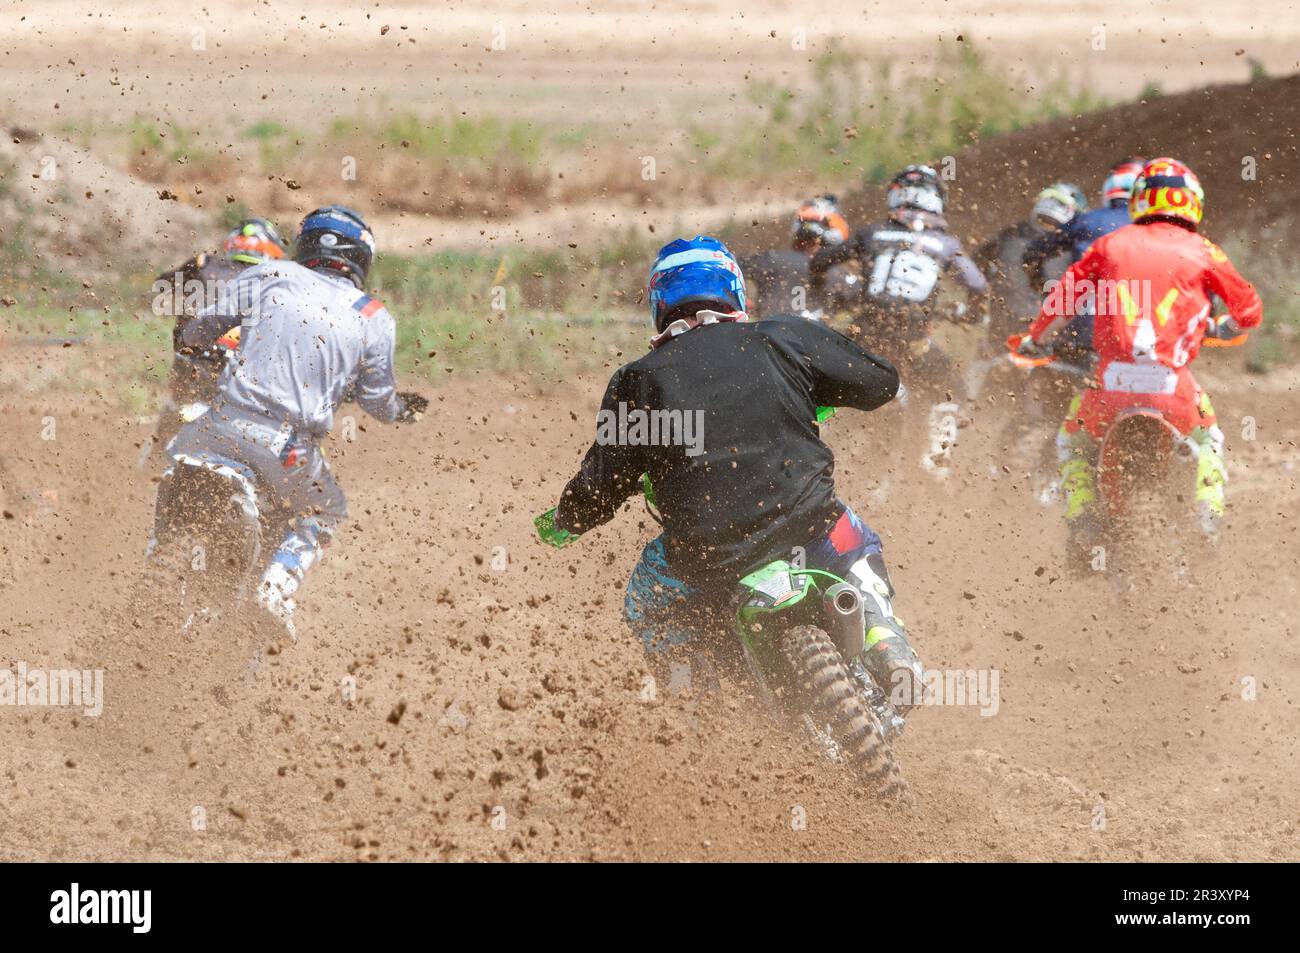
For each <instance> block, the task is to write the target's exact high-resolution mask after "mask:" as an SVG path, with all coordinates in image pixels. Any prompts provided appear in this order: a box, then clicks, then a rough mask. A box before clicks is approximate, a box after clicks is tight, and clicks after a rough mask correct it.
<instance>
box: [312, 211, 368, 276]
mask: <svg viewBox="0 0 1300 953" xmlns="http://www.w3.org/2000/svg"><path fill="white" fill-rule="evenodd" d="M374 257H375V236H374V235H372V234H370V228H369V227H368V226H367V225H366V223H365V222H364V221H363V220H362V218H361V216H360V215H358V214H357V213H356V212H354V211H352V209H350V208H348V207H347V206H346V205H326V206H325V207H324V208H318V209H316V211H314V212H310V213H308V215H307V217H306V218H304V219H303V220H302V225H300V226H299V227H298V240H297V241H296V242H295V243H294V253H293V258H294V261H296V262H298V263H299V264H300V265H304V266H306V267H307V268H312V269H314V270H317V271H321V270H330V271H337V272H341V273H342V274H344V275H347V276H348V278H350V279H351V280H352V283H353V284H354V285H356V286H357V287H358V288H364V287H365V284H366V275H367V274H369V272H370V263H371V261H373V260H374Z"/></svg>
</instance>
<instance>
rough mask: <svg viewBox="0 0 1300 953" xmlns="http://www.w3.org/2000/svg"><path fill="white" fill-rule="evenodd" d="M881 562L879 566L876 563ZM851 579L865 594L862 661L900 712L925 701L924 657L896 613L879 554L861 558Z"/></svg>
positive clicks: (851, 573)
mask: <svg viewBox="0 0 1300 953" xmlns="http://www.w3.org/2000/svg"><path fill="white" fill-rule="evenodd" d="M873 560H874V561H877V562H878V566H879V568H878V569H877V567H876V566H873V565H872V562H873ZM849 579H850V580H851V581H852V582H853V584H854V585H856V586H857V587H858V590H859V591H860V592H861V593H862V594H863V596H864V598H863V600H862V604H863V616H864V619H865V623H866V649H865V650H864V651H863V653H862V661H863V664H864V665H865V666H866V668H867V671H868V672H869V673H870V675H871V677H872V679H873V680H874V681H875V683H876V684H877V685H878V686H879V687H880V688H881V690H882V691H884V693H885V694H886V695H887V696H888V697H889V700H890V702H891V703H892V704H893V705H894V707H895V708H896V709H897V710H898V711H899V712H900V713H904V712H907V711H910V710H911V709H912V708H913V707H915V706H916V705H919V704H921V700H922V699H921V693H922V691H923V688H924V683H923V681H922V675H923V673H922V669H921V660H920V659H919V658H918V657H917V654H916V651H915V650H914V649H913V648H912V646H911V643H910V642H908V639H907V630H906V629H904V628H903V623H902V622H901V621H900V620H899V619H898V617H897V616H895V615H894V608H893V602H892V599H893V596H894V589H893V586H891V585H890V583H889V579H888V577H887V575H886V574H885V570H884V563H883V561H879V557H868V558H866V559H862V560H859V561H858V562H857V563H855V564H854V566H853V568H852V569H851V570H850V571H849Z"/></svg>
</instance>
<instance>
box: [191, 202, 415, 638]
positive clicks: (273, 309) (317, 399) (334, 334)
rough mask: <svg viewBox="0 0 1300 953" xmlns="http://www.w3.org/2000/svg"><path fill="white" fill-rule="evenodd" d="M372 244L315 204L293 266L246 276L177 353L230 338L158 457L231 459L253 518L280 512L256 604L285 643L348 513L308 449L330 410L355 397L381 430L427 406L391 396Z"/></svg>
mask: <svg viewBox="0 0 1300 953" xmlns="http://www.w3.org/2000/svg"><path fill="white" fill-rule="evenodd" d="M374 247H375V246H374V238H373V236H372V235H371V232H370V229H369V228H368V227H367V226H366V223H365V222H364V221H363V220H362V219H361V216H360V215H358V214H357V213H356V212H354V211H352V210H351V209H349V208H346V207H344V206H341V205H330V206H326V207H324V208H318V209H316V210H315V211H313V212H311V213H310V214H308V215H307V217H306V218H304V219H303V221H302V225H301V227H300V228H299V230H298V237H297V240H296V242H295V246H294V260H293V261H272V262H267V263H265V264H261V265H257V266H255V267H253V268H250V269H248V270H247V271H245V272H244V273H243V274H241V275H240V276H239V279H238V281H237V282H236V283H235V285H234V287H233V289H231V291H230V293H229V294H225V295H222V296H221V297H220V298H219V299H218V300H217V301H216V302H215V303H213V304H212V305H210V306H208V307H207V308H205V309H204V310H203V311H201V312H200V313H199V314H198V315H197V316H196V317H195V318H194V320H192V321H190V322H188V323H187V324H186V325H185V327H184V329H183V331H182V333H181V338H182V341H183V343H184V344H185V345H187V346H190V347H199V346H203V345H205V344H206V343H207V342H209V341H212V340H214V339H215V338H219V337H221V336H222V335H225V334H229V333H230V332H231V331H232V330H234V329H236V328H237V329H239V331H240V334H239V338H238V344H237V349H236V351H235V354H234V355H233V357H232V359H231V360H229V361H227V362H226V363H225V366H224V367H223V369H222V371H221V375H220V378H219V379H218V381H217V388H216V394H215V395H214V397H213V400H212V406H211V409H208V410H206V411H205V412H204V413H203V414H202V415H201V416H199V417H198V418H197V419H195V420H193V421H191V422H188V423H186V424H185V425H184V426H183V427H182V428H181V430H180V432H179V433H178V434H177V435H176V438H175V439H174V440H173V441H172V442H171V444H170V445H169V446H168V455H169V457H170V458H171V459H173V460H176V459H178V458H181V457H187V458H192V459H196V460H200V461H204V460H214V461H216V462H221V461H227V460H233V461H236V462H237V463H239V464H242V465H243V466H244V467H245V468H246V469H247V470H250V471H251V472H252V474H253V475H254V477H255V485H256V487H257V492H258V501H259V504H260V506H262V507H263V508H264V511H272V510H279V511H287V513H288V519H287V521H286V520H285V519H281V518H279V517H278V516H277V518H276V519H274V520H272V525H274V526H284V527H286V529H285V531H284V535H283V537H282V538H280V539H277V540H275V550H274V554H273V555H272V557H271V562H270V564H269V566H268V567H267V569H266V571H265V573H264V574H263V576H262V581H261V584H260V586H259V587H258V592H257V598H258V602H259V603H260V604H261V605H262V607H263V608H265V609H266V610H267V611H268V612H270V613H271V614H272V615H273V616H274V617H275V618H277V619H278V620H279V621H280V622H281V623H282V624H283V625H284V627H285V628H286V630H287V631H288V633H289V634H290V635H291V636H293V635H294V629H293V611H294V594H295V592H296V591H297V589H298V587H299V585H300V584H301V582H302V579H303V576H304V574H305V573H306V572H307V570H308V569H310V568H311V566H312V565H313V564H314V563H315V562H316V561H317V560H318V559H319V557H320V554H321V550H322V547H323V546H324V545H325V544H326V543H327V542H328V541H329V539H330V538H331V536H332V535H333V533H334V531H335V529H336V528H337V527H338V525H339V524H340V523H341V522H342V521H343V520H344V519H345V518H346V517H347V501H346V499H345V498H344V496H343V491H342V490H341V489H340V488H339V485H338V484H337V483H336V482H335V480H334V476H333V474H332V473H331V472H330V468H329V465H328V463H327V462H326V460H325V458H324V456H323V455H322V453H321V449H320V446H319V443H320V440H321V439H322V438H323V437H325V436H326V434H328V433H329V431H330V428H331V427H332V425H333V422H334V410H335V408H336V407H337V406H338V405H339V403H341V402H342V401H343V400H344V399H345V398H349V399H355V400H356V402H357V403H358V404H359V405H360V406H361V407H362V409H364V410H365V411H367V412H368V413H369V414H371V415H372V416H373V417H376V418H377V419H379V420H382V421H385V422H392V421H409V420H415V419H418V416H417V415H418V414H419V412H420V411H422V410H424V408H425V407H426V406H427V404H428V402H427V400H425V398H423V397H421V396H419V395H417V394H399V393H397V391H396V385H395V382H394V376H393V352H394V347H395V330H396V329H395V323H394V321H393V318H392V316H391V315H390V314H389V313H388V311H387V310H386V309H385V308H384V306H383V304H381V303H380V302H379V301H378V300H377V299H375V298H372V297H371V296H370V295H368V294H366V292H365V290H364V288H365V279H366V275H367V274H368V272H369V270H370V264H371V261H372V259H373V256H374Z"/></svg>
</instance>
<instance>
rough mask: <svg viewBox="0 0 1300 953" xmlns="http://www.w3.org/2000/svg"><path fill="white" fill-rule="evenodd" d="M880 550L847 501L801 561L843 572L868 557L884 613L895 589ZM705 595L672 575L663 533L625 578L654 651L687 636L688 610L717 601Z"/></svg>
mask: <svg viewBox="0 0 1300 953" xmlns="http://www.w3.org/2000/svg"><path fill="white" fill-rule="evenodd" d="M882 553H883V549H882V546H881V543H880V537H879V536H878V535H877V534H876V532H875V531H874V530H872V529H871V527H869V526H867V525H866V524H865V523H863V522H862V520H860V519H858V517H857V515H856V514H855V513H854V512H853V511H852V510H850V509H849V508H848V507H847V506H846V507H845V508H844V514H843V515H842V516H841V517H840V518H839V520H838V521H837V522H836V523H835V525H834V526H832V527H831V529H830V531H829V532H827V533H826V535H825V536H822V537H821V538H820V539H817V540H815V541H813V542H812V543H810V544H809V545H808V546H807V547H806V549H805V551H804V553H803V565H804V566H806V567H807V568H809V569H822V570H825V571H826V572H832V573H834V574H835V575H837V576H840V577H845V576H847V575H848V574H849V570H850V569H851V568H852V567H853V566H854V564H855V563H858V562H859V561H860V560H863V559H865V560H868V561H869V562H870V563H871V564H872V567H871V568H872V572H873V573H874V576H875V577H876V578H878V579H880V580H883V582H884V585H885V587H886V588H888V589H889V592H888V596H886V597H885V599H886V601H885V603H884V606H885V611H884V613H883V614H884V615H885V616H887V617H892V611H890V610H889V609H888V602H887V599H888V597H889V596H892V595H893V589H892V588H889V578H888V576H887V574H886V573H885V564H884V558H883V555H882ZM797 555H798V554H797V553H791V554H790V557H789V558H790V559H791V560H792V561H794V560H796V557H797ZM753 568H754V569H757V568H759V567H757V566H755V567H753ZM709 596H710V594H707V593H704V592H701V591H700V590H699V589H696V588H695V587H693V586H690V585H688V584H686V583H684V582H682V581H681V580H680V579H678V578H676V577H675V576H674V575H673V571H672V568H671V567H670V566H669V565H668V559H667V557H666V556H665V555H664V541H663V537H662V536H658V537H656V538H654V539H653V540H651V541H650V542H649V543H648V544H647V545H646V547H645V549H644V550H642V551H641V559H640V561H639V562H637V564H636V567H635V568H634V569H633V570H632V577H631V578H630V579H628V582H627V594H626V595H625V596H624V599H623V616H624V618H625V619H626V620H627V624H628V626H629V627H630V628H631V629H632V631H633V632H635V633H636V634H637V636H639V637H640V639H641V643H642V645H644V646H645V650H646V652H647V653H648V654H654V653H656V652H662V651H665V650H666V649H669V648H671V647H673V646H678V645H683V644H685V643H686V642H688V641H690V640H691V638H692V637H693V632H692V631H691V628H690V622H691V621H692V619H691V616H692V615H694V614H695V613H697V612H698V613H700V614H701V615H703V614H705V613H707V612H708V611H709V609H710V607H711V606H715V605H716V602H714V601H712V600H711V599H710V598H709Z"/></svg>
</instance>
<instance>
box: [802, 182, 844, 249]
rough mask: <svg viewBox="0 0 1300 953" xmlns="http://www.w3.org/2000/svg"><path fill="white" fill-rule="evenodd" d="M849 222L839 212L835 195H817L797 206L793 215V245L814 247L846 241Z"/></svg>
mask: <svg viewBox="0 0 1300 953" xmlns="http://www.w3.org/2000/svg"><path fill="white" fill-rule="evenodd" d="M848 238H849V223H848V222H846V221H845V220H844V216H843V215H841V214H840V210H839V207H838V206H837V205H836V201H835V196H833V195H819V196H818V197H817V198H815V199H813V200H812V201H810V202H804V203H803V205H800V206H799V211H798V212H796V213H795V217H794V247H795V248H807V247H810V246H811V247H813V248H816V247H817V246H818V245H838V244H840V243H841V242H845V241H848Z"/></svg>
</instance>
